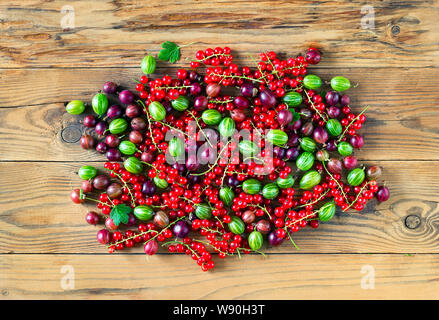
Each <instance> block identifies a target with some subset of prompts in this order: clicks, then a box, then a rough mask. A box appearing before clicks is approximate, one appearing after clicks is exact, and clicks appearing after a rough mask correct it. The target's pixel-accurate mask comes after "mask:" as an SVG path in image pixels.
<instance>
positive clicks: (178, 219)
mask: <svg viewBox="0 0 439 320" xmlns="http://www.w3.org/2000/svg"><path fill="white" fill-rule="evenodd" d="M184 218H186V216H183V217H180V218H177V219H175V220H174V221H172V222H171V223H170V224H168V225H167V226H166V228H163V229H162V231H160V232H158V233H157V234H156V235H155V236H154V237H152V238H151V239H149V240H147V241H145V242H144V243H143V244H146V243H148V242H150V241H151V240H154V239H155V238H157V237H158V236H159V235H161V234H162V233H163V232H164V231H165V230H167V229H169V228H170V227H171V226H172V225H174V224H176V223H177V222H178V221H180V220H182V219H184Z"/></svg>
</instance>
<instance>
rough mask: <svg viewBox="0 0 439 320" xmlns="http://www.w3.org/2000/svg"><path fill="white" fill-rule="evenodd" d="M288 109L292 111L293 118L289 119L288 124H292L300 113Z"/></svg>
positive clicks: (298, 117)
mask: <svg viewBox="0 0 439 320" xmlns="http://www.w3.org/2000/svg"><path fill="white" fill-rule="evenodd" d="M290 111H291V112H292V113H293V120H291V122H290V124H293V123H294V122H296V121H297V120H299V119H300V114H298V113H297V112H296V111H294V110H291V109H290Z"/></svg>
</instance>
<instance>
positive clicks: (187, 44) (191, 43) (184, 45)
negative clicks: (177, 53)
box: [178, 41, 198, 49]
mask: <svg viewBox="0 0 439 320" xmlns="http://www.w3.org/2000/svg"><path fill="white" fill-rule="evenodd" d="M196 43H198V41H192V42H189V43H186V44H182V45H181V46H178V47H179V48H180V49H181V48H184V47H189V46H191V45H193V44H196Z"/></svg>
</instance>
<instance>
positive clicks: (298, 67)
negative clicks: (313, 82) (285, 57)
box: [282, 64, 303, 72]
mask: <svg viewBox="0 0 439 320" xmlns="http://www.w3.org/2000/svg"><path fill="white" fill-rule="evenodd" d="M300 68H303V64H301V65H300V66H292V67H287V68H285V69H283V70H282V71H284V72H285V71H288V70H294V69H300Z"/></svg>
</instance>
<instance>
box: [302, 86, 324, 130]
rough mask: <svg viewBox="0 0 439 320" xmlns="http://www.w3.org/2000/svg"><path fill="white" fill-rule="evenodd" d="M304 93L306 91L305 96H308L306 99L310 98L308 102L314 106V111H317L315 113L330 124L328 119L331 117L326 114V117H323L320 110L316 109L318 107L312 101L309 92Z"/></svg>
mask: <svg viewBox="0 0 439 320" xmlns="http://www.w3.org/2000/svg"><path fill="white" fill-rule="evenodd" d="M303 91H305V94H306V97H307V98H308V102H309V103H311V105H312V107H313V109H314V110H315V112H316V113H317V114H318V115H319V116H320V118H322V120H323V121H324V122H325V123H326V122H328V120H327V119H328V118H329V116H328V115H327V114H326V113H325V117H326V118H325V117H324V116H323V114H322V113H320V111H319V110H317V108H316V106H315V105H314V102H313V101H312V99H311V98H310V96H309V95H308V91H306V90H303Z"/></svg>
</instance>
